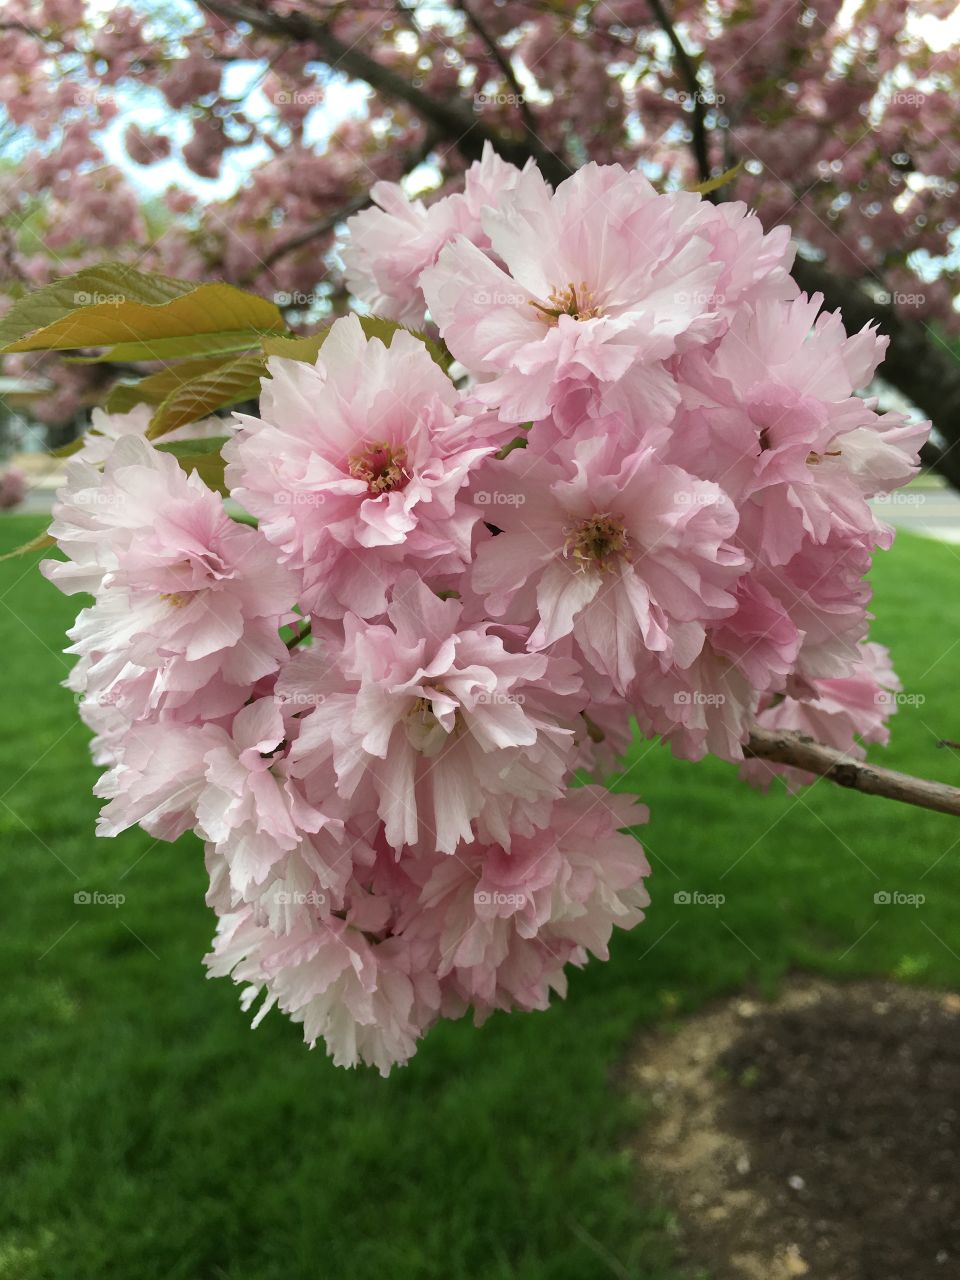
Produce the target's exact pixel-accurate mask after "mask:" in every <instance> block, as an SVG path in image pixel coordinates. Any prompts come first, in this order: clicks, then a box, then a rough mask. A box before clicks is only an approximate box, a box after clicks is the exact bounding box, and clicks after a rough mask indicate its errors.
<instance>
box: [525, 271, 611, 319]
mask: <svg viewBox="0 0 960 1280" xmlns="http://www.w3.org/2000/svg"><path fill="white" fill-rule="evenodd" d="M578 289H579V291H580V292H579V294H578V292H577V290H578ZM548 304H549V305H548ZM530 306H531V307H535V308H536V309H537V311H539V312H541V313H542V315H543V316H544V318H545V319H546V320H548V321H549V322H550V324H556V323H557V321H558V320H559V318H560V317H561V316H573V318H574V320H593V319H594V318H595V317H596V316H602V315H603V307H601V306H600V305H599V303H598V302H597V301H596V300H595V298H594V293H593V290H592V289H591V288H590V287H589V285H588V284H587V282H586V281H585V280H581V281H580V283H579V285H576V284H574V283H573V281H572V280H571V281H570V283H569V284H568V285H565V286H564V287H563V288H555V289H551V290H550V294H549V296H548V298H547V302H545V303H544V302H537V301H535V300H534V299H533V298H531V299H530Z"/></svg>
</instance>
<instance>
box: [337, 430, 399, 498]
mask: <svg viewBox="0 0 960 1280" xmlns="http://www.w3.org/2000/svg"><path fill="white" fill-rule="evenodd" d="M347 467H348V469H349V471H350V474H351V475H352V476H353V478H354V479H355V480H363V481H365V483H366V486H367V492H368V493H369V494H372V495H373V496H374V497H379V496H380V494H381V493H392V492H393V491H394V490H396V489H402V488H403V487H404V485H405V484H406V483H407V481H408V480H409V479H410V472H409V471H408V470H407V450H406V446H405V445H402V444H397V445H394V444H389V443H388V442H387V441H386V440H377V441H375V442H373V443H370V444H366V443H365V444H364V445H363V446H362V448H361V451H360V452H359V453H355V454H353V455H352V456H351V457H350V458H348V459H347Z"/></svg>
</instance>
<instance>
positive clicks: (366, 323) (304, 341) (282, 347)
mask: <svg viewBox="0 0 960 1280" xmlns="http://www.w3.org/2000/svg"><path fill="white" fill-rule="evenodd" d="M357 319H358V320H359V321H360V327H361V329H363V332H364V336H365V337H366V339H367V341H368V342H369V341H370V340H371V339H372V338H379V340H380V341H381V342H382V343H383V345H384V346H385V347H389V345H390V343H391V342H392V341H393V335H394V334H395V333H399V332H400V331H401V330H403V332H404V333H409V334H411V335H412V336H413V337H414V338H416V339H417V341H418V342H422V343H423V345H424V346H425V347H426V349H427V351H428V352H429V353H430V357H431V359H433V360H434V361H435V362H436V363H437V364H438V365H439V366H440V368H441V369H442V370H443V371H444V373H446V372H447V370H448V369H449V368H450V365H451V364H452V363H453V356H451V354H450V353H449V351H447V349H446V347H444V346H443V345H442V344H441V343H438V342H434V340H433V339H432V338H428V337H427V335H426V334H425V333H420V332H418V331H417V330H416V329H408V328H407V327H406V325H403V324H400V323H399V321H397V320H385V319H384V318H383V317H382V316H358V317H357ZM330 327H331V326H330V325H326V326H325V327H324V328H323V329H318V330H317V332H316V333H310V334H306V335H305V336H303V337H273V336H272V335H271V336H270V337H266V338H264V339H263V342H262V345H263V350H264V351H265V352H266V354H267V355H268V356H283V358H284V359H286V360H304V361H305V362H306V363H307V364H316V361H317V356H318V355H319V353H320V348H321V347H322V346H323V344H324V342H325V341H326V339H327V335H328V334H329V332H330Z"/></svg>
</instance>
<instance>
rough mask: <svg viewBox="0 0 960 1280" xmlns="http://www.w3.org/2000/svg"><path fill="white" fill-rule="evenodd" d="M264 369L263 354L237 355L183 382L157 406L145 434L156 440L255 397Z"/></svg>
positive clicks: (258, 392)
mask: <svg viewBox="0 0 960 1280" xmlns="http://www.w3.org/2000/svg"><path fill="white" fill-rule="evenodd" d="M265 371H266V358H265V357H264V356H262V355H256V356H240V357H239V359H237V360H230V361H228V362H227V363H226V364H222V365H219V366H218V367H217V368H215V369H211V370H209V371H208V372H207V373H202V374H200V375H199V376H198V377H196V378H194V379H192V381H190V382H185V383H183V384H182V385H180V386H179V387H176V388H175V389H174V390H173V391H171V392H170V394H169V395H167V396H166V397H165V398H164V400H163V401H162V402H161V404H160V405H159V406H158V407H157V410H156V412H155V413H154V415H153V417H152V418H151V420H150V429H149V430H148V432H147V435H148V437H149V438H150V439H151V440H155V439H157V438H158V437H159V436H163V435H165V434H166V433H167V432H168V431H174V430H175V429H176V428H177V427H183V426H186V424H187V423H188V422H196V421H197V419H198V418H205V417H206V416H207V414H209V413H213V412H214V411H215V410H217V409H224V408H227V406H229V405H232V404H239V403H240V402H241V401H243V400H255V399H256V398H257V397H258V396H259V395H260V379H261V377H262V376H263V374H264V372H265Z"/></svg>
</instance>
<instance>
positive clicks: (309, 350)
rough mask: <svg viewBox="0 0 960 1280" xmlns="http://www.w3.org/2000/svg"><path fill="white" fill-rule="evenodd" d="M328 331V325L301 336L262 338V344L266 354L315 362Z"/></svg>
mask: <svg viewBox="0 0 960 1280" xmlns="http://www.w3.org/2000/svg"><path fill="white" fill-rule="evenodd" d="M329 332H330V326H329V325H327V327H326V328H325V329H320V330H318V331H317V332H316V333H308V334H306V335H305V336H304V337H302V338H276V337H273V336H271V337H269V338H264V339H263V341H262V346H263V350H264V353H265V354H266V355H268V356H282V357H283V358H284V360H303V361H304V362H305V363H306V364H316V362H317V356H318V355H319V353H320V348H321V347H322V346H323V344H324V341H325V340H326V337H327V334H328V333H329Z"/></svg>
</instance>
